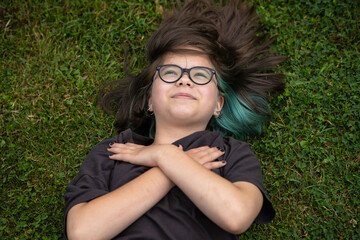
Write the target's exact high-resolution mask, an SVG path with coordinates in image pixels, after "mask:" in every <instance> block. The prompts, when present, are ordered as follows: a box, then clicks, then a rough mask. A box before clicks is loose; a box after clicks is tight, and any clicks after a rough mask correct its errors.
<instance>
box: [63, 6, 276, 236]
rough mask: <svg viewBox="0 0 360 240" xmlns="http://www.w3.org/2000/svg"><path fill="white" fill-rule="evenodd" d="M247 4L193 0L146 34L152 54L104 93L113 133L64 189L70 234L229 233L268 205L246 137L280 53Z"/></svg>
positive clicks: (269, 214)
mask: <svg viewBox="0 0 360 240" xmlns="http://www.w3.org/2000/svg"><path fill="white" fill-rule="evenodd" d="M256 21H257V17H256V16H255V15H254V14H253V8H248V7H246V6H245V5H244V4H242V3H240V2H238V1H232V2H230V3H228V4H227V5H225V6H219V7H215V5H214V4H213V3H212V2H211V1H206V0H203V1H189V2H187V3H186V4H185V5H184V6H183V7H182V8H180V9H179V10H178V11H177V12H176V13H175V14H174V15H172V16H170V17H168V18H166V20H164V22H163V23H162V24H161V25H160V27H159V28H158V30H157V31H156V32H155V33H154V34H153V35H152V37H151V38H150V39H149V42H148V46H147V49H148V54H147V55H148V60H149V66H148V67H147V68H146V69H144V70H143V71H142V72H141V73H140V74H138V75H137V76H129V77H128V78H126V79H124V80H123V81H124V82H125V84H124V82H122V84H118V86H117V89H115V90H114V91H110V92H107V93H105V94H102V95H101V103H102V106H103V108H104V109H105V110H107V111H109V112H110V111H111V110H112V109H114V108H116V111H117V122H116V127H117V129H118V130H119V132H120V134H119V135H117V136H115V137H114V138H111V139H108V140H105V141H103V142H101V143H100V144H98V145H97V146H95V148H94V149H93V150H92V151H91V152H90V153H89V155H88V156H87V158H86V159H85V161H84V163H83V165H82V166H81V169H80V172H79V174H78V175H77V177H76V178H75V179H74V180H73V181H72V182H71V183H70V184H69V185H68V186H67V193H66V195H65V200H66V208H65V219H66V233H67V236H68V238H70V239H111V238H114V239H237V234H240V233H242V232H244V231H245V230H246V229H247V228H249V226H250V225H251V224H252V223H254V222H257V223H267V222H269V221H271V220H272V219H273V217H274V215H275V211H274V209H273V207H272V204H271V202H270V201H269V199H268V197H267V196H266V193H265V189H264V186H263V182H262V175H261V169H260V164H259V162H258V161H257V159H256V157H255V155H254V154H253V153H252V152H251V150H250V148H249V146H248V145H247V144H246V143H244V142H241V141H238V140H235V139H234V138H232V137H229V136H226V135H235V136H236V137H237V138H240V139H245V138H247V137H249V136H253V135H258V134H260V133H261V130H262V126H263V123H264V121H266V120H267V119H268V118H269V115H270V113H269V112H270V111H269V107H268V104H267V98H268V95H269V93H270V92H273V91H276V90H281V89H282V88H283V84H282V82H281V80H280V79H281V77H282V76H281V75H280V74H273V73H261V71H265V70H267V69H268V68H271V67H273V66H275V65H276V64H278V63H279V62H281V61H282V60H283V58H282V57H271V56H269V54H268V50H267V47H268V45H269V44H270V42H271V41H272V40H270V41H267V42H265V43H263V44H259V41H260V40H261V38H260V37H257V36H256V34H257V31H256V30H257V29H256V28H255V23H256Z"/></svg>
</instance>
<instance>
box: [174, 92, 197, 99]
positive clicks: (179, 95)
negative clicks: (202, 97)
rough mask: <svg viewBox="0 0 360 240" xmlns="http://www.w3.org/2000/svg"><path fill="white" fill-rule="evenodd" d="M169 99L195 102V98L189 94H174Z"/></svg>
mask: <svg viewBox="0 0 360 240" xmlns="http://www.w3.org/2000/svg"><path fill="white" fill-rule="evenodd" d="M171 98H175V99H188V100H196V98H195V97H194V96H193V95H191V94H189V93H176V94H174V95H173V96H172V97H171Z"/></svg>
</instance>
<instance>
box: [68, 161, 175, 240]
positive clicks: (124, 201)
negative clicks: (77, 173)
mask: <svg viewBox="0 0 360 240" xmlns="http://www.w3.org/2000/svg"><path fill="white" fill-rule="evenodd" d="M173 186H174V184H173V183H172V182H171V181H170V180H169V178H168V177H166V175H165V174H164V173H163V172H162V170H160V169H159V168H152V169H150V170H148V171H147V172H145V173H144V174H142V175H140V176H139V177H137V178H136V179H134V180H132V181H131V182H129V183H127V184H125V185H124V186H122V187H120V188H118V189H116V190H115V191H112V192H110V193H108V194H106V195H103V196H101V197H99V198H96V199H94V200H92V201H90V202H88V203H81V204H78V205H76V206H74V207H73V208H72V209H70V211H69V213H68V216H67V233H68V237H69V239H77V238H80V239H90V238H91V239H110V238H112V237H114V236H116V235H117V234H119V233H120V232H122V231H123V230H124V229H125V228H127V227H128V226H129V225H131V224H132V223H133V222H134V221H136V220H137V219H138V218H139V217H141V216H142V215H143V214H144V213H145V212H147V211H148V210H149V209H150V208H152V207H153V206H154V205H155V204H156V203H157V202H158V201H160V200H161V199H162V198H163V197H164V196H165V195H166V194H167V193H168V191H169V190H170V189H171V188H172V187H173ZM83 234H86V235H83Z"/></svg>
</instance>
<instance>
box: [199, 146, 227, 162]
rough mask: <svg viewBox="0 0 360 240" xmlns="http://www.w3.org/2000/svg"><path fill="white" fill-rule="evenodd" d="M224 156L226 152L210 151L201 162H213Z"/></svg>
mask: <svg viewBox="0 0 360 240" xmlns="http://www.w3.org/2000/svg"><path fill="white" fill-rule="evenodd" d="M223 154H224V152H221V151H220V150H217V149H216V150H213V151H209V152H207V153H206V154H205V155H203V156H202V157H201V158H200V159H199V162H200V163H201V164H205V163H208V162H212V161H214V160H216V159H218V158H219V157H220V156H222V155H223Z"/></svg>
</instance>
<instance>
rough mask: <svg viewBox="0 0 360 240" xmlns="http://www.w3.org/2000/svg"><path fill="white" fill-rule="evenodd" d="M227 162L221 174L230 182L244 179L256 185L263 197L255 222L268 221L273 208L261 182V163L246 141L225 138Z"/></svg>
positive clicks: (271, 216) (272, 214) (273, 215)
mask: <svg viewBox="0 0 360 240" xmlns="http://www.w3.org/2000/svg"><path fill="white" fill-rule="evenodd" d="M224 143H225V153H226V156H225V158H226V161H227V164H226V166H225V167H224V170H223V174H224V177H225V178H226V179H228V180H229V181H231V182H239V181H245V182H250V183H252V184H254V185H255V186H257V187H258V188H259V190H260V191H261V193H262V194H263V197H264V202H263V206H262V208H261V211H260V213H259V215H258V216H257V218H256V219H255V223H268V222H270V221H271V220H272V219H273V218H274V217H275V210H274V207H273V205H272V203H271V202H270V200H269V198H268V196H267V194H266V191H265V187H264V184H263V178H262V172H261V165H260V163H259V161H258V159H257V157H256V155H255V154H254V153H253V152H252V151H251V149H250V146H249V145H248V144H247V143H244V142H241V141H238V140H235V139H233V138H225V139H224Z"/></svg>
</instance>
